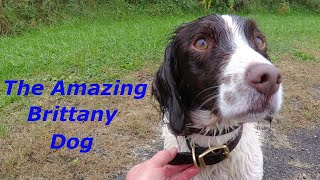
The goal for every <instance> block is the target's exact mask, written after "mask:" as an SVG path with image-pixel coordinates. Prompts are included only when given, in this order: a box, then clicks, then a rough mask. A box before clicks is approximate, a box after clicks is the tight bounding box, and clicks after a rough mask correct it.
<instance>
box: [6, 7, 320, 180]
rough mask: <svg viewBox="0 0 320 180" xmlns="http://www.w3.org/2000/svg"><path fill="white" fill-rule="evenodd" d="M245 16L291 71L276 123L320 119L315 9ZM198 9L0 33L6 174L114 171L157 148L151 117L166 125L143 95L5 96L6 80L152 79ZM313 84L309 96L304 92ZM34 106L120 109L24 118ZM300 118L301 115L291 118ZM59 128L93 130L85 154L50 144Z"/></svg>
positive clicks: (319, 23)
mask: <svg viewBox="0 0 320 180" xmlns="http://www.w3.org/2000/svg"><path fill="white" fill-rule="evenodd" d="M245 16H246V17H250V18H253V19H255V20H256V21H257V23H258V25H259V26H260V27H261V30H262V32H264V34H265V35H266V37H267V40H268V45H269V54H270V55H271V58H272V59H273V61H274V62H275V63H276V65H278V66H279V67H280V68H281V69H283V71H284V74H285V75H290V78H289V77H285V81H284V85H288V86H287V87H288V88H287V89H286V88H285V90H287V92H288V93H287V95H286V97H285V100H290V99H292V98H293V99H294V101H295V102H294V103H288V105H286V106H285V107H284V111H283V112H282V114H281V116H280V117H279V119H280V120H284V119H289V120H288V121H286V122H284V123H281V122H280V123H279V129H280V130H289V129H294V128H300V127H301V126H303V125H305V124H308V125H309V126H310V128H312V127H313V128H314V127H317V126H318V125H319V124H320V114H319V112H318V110H317V107H319V105H320V102H319V96H320V85H319V79H320V75H319V73H318V71H319V70H320V66H319V64H320V53H319V49H320V43H319V42H320V36H319V34H320V18H319V15H315V14H311V13H299V12H296V13H291V14H289V15H285V16H279V15H274V14H252V15H245ZM197 17H199V15H197V14H187V15H179V16H162V17H160V16H158V17H151V16H146V15H141V16H134V17H130V18H129V17H128V18H124V19H119V20H117V21H113V20H111V19H110V18H106V17H98V18H73V19H70V20H68V21H66V22H63V23H60V24H57V25H54V26H52V27H41V28H40V29H37V30H35V31H32V32H27V33H25V34H23V35H20V36H16V37H6V38H2V39H0V81H1V82H2V83H1V84H0V91H1V94H0V179H37V178H43V179H46V178H48V179H51V178H54V179H63V178H67V179H70V178H72V179H82V178H87V179H102V178H105V177H108V178H109V179H115V178H116V176H117V175H118V174H122V175H123V173H125V172H126V169H127V168H129V167H131V166H132V165H133V164H135V163H137V162H139V161H141V160H142V159H145V158H146V156H147V155H150V152H155V151H156V150H157V149H159V147H161V144H160V143H159V140H158V139H159V131H158V127H156V126H155V125H158V124H160V121H159V113H158V112H157V111H156V109H155V108H154V107H153V106H152V105H154V104H155V103H154V102H152V101H150V96H149V95H148V97H146V98H144V99H143V100H138V101H135V100H133V99H130V98H127V97H123V98H119V97H113V98H100V97H88V96H85V97H58V96H55V97H50V96H48V94H49V93H48V92H45V95H43V96H40V97H34V96H30V97H20V96H6V95H5V92H6V86H5V84H4V81H5V80H7V79H24V80H25V81H26V82H28V83H30V84H33V83H42V84H44V85H45V86H52V85H53V84H54V83H55V82H56V81H57V80H59V79H63V80H65V81H66V82H70V83H71V82H77V83H80V82H85V83H105V82H111V83H114V82H115V80H116V79H121V81H126V82H132V83H138V82H144V83H149V84H150V79H151V78H152V76H153V73H154V72H155V70H156V69H157V67H158V66H159V64H160V63H161V61H162V56H163V51H164V48H165V46H166V44H167V42H168V38H169V37H170V35H171V32H172V31H173V30H174V29H175V28H176V27H177V26H178V25H179V24H181V23H184V22H188V21H191V20H193V19H195V18H197ZM302 73H306V74H302ZM286 80H287V81H286ZM303 85H306V86H307V88H305V89H304V87H305V86H303ZM149 87H150V86H149ZM149 89H150V88H149ZM309 89H311V90H312V92H310V93H309V95H306V96H302V95H301V94H304V93H308V92H307V90H309ZM30 105H38V106H42V107H44V108H46V109H50V108H51V109H52V108H53V107H54V106H55V105H65V106H77V107H83V108H86V109H106V107H107V108H117V109H119V111H120V114H119V116H118V117H117V118H116V120H114V122H113V123H112V124H111V125H110V126H109V127H105V126H104V125H100V124H97V123H91V124H85V123H84V124H83V123H77V124H75V123H73V124H72V123H65V124H62V123H52V122H46V123H28V122H27V121H26V116H27V112H28V110H29V107H30ZM297 106H298V107H297ZM297 114H298V116H296V115H297ZM297 117H299V118H298V121H299V122H294V120H296V118H297ZM292 118H293V119H292ZM303 119H304V120H303ZM292 122H294V124H292ZM53 132H60V133H64V134H66V135H67V136H81V135H83V134H88V135H92V136H94V137H95V140H94V145H93V149H92V151H91V152H90V153H88V154H80V153H79V152H78V151H70V150H67V149H63V150H57V151H51V150H50V149H49V147H50V140H51V136H52V134H53ZM115 139H116V140H115Z"/></svg>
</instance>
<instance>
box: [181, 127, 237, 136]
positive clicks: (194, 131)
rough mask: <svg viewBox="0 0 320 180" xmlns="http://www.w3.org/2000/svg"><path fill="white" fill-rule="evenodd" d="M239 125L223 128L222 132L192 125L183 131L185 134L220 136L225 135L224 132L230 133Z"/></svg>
mask: <svg viewBox="0 0 320 180" xmlns="http://www.w3.org/2000/svg"><path fill="white" fill-rule="evenodd" d="M238 128H239V126H232V127H229V128H228V129H223V131H222V132H220V131H213V130H211V131H209V132H206V131H205V129H199V128H193V127H190V128H186V129H185V130H184V132H183V135H184V136H188V135H191V134H201V135H204V136H219V135H223V134H227V133H230V132H232V131H234V130H236V129H238Z"/></svg>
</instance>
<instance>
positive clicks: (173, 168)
mask: <svg viewBox="0 0 320 180" xmlns="http://www.w3.org/2000/svg"><path fill="white" fill-rule="evenodd" d="M191 166H192V165H190V164H186V165H178V166H177V165H166V166H164V167H163V171H164V174H165V176H166V177H171V176H172V175H174V174H177V173H178V172H181V171H183V170H184V169H187V168H188V167H191Z"/></svg>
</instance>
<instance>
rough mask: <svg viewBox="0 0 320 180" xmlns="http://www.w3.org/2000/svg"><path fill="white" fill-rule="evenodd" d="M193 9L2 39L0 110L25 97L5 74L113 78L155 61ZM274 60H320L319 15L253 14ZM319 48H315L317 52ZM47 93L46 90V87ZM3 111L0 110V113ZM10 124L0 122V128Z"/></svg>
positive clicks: (48, 80) (43, 79)
mask: <svg viewBox="0 0 320 180" xmlns="http://www.w3.org/2000/svg"><path fill="white" fill-rule="evenodd" d="M198 16H199V15H197V14H188V15H184V16H182V15H179V16H169V15H168V16H159V17H155V16H153V17H150V16H147V15H140V16H127V17H125V18H121V19H118V20H117V21H113V20H111V19H110V18H107V16H99V17H98V18H97V17H94V18H93V17H92V18H76V17H75V18H73V19H71V20H69V21H67V22H65V23H63V24H60V25H55V26H52V27H42V28H40V29H39V30H36V31H33V32H28V33H25V34H23V35H21V36H16V37H7V38H3V39H0V81H1V82H2V83H1V84H0V91H1V94H0V113H1V112H4V108H5V107H8V106H11V105H10V104H12V103H14V102H17V101H18V102H19V101H20V99H24V98H23V97H18V96H5V92H6V86H5V84H4V81H5V80H6V79H24V80H25V81H26V83H30V84H33V83H42V84H44V85H45V86H48V85H50V84H52V83H54V82H55V81H56V80H58V79H63V80H65V81H66V82H78V83H80V82H87V83H94V82H97V83H101V82H114V80H115V79H121V77H122V76H123V75H126V74H128V73H130V72H132V71H135V70H138V69H139V68H140V67H142V65H143V64H144V63H145V62H150V61H151V62H157V63H159V62H160V60H161V59H162V56H163V51H164V48H165V46H166V44H167V43H168V38H169V37H170V34H171V32H172V30H174V29H175V27H177V26H178V25H179V24H181V23H183V22H188V21H190V20H193V19H195V18H197V17H198ZM247 17H250V18H253V19H255V20H256V21H257V22H258V24H259V26H260V28H261V30H262V32H264V34H265V35H266V37H267V39H268V43H269V54H270V55H271V58H272V59H273V60H274V61H276V60H280V59H281V58H285V57H291V58H293V59H297V60H299V59H301V60H304V61H315V62H319V58H320V57H319V53H318V52H319V49H320V43H319V42H320V36H319V34H320V18H319V16H318V15H315V14H311V13H306V12H305V13H301V12H300V13H299V12H296V13H291V14H289V15H285V16H279V15H273V14H255V15H249V16H247ZM317 53H318V54H317ZM45 93H47V94H48V92H45ZM0 117H1V116H0ZM8 129H10V127H7V125H6V124H3V123H1V122H0V134H5V133H6V132H8Z"/></svg>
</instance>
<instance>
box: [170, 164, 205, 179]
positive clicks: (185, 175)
mask: <svg viewBox="0 0 320 180" xmlns="http://www.w3.org/2000/svg"><path fill="white" fill-rule="evenodd" d="M199 172H200V169H199V168H196V167H194V166H192V167H190V168H188V169H186V170H184V171H182V172H180V173H178V174H176V175H174V176H173V177H171V178H170V180H190V179H191V178H192V177H194V176H195V175H197V174H198V173H199Z"/></svg>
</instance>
